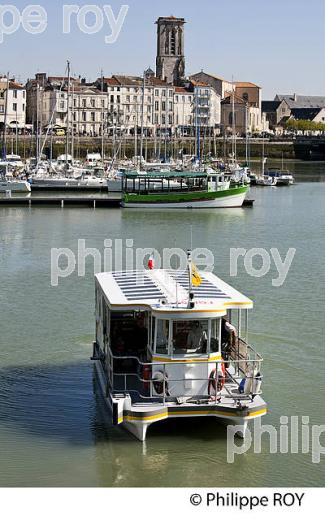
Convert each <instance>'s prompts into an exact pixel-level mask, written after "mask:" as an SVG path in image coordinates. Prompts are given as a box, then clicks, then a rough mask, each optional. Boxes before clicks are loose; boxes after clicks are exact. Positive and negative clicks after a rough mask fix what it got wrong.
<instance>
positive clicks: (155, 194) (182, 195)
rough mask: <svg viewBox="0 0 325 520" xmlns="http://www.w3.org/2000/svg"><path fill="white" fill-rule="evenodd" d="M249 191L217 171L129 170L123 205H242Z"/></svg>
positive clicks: (184, 206)
mask: <svg viewBox="0 0 325 520" xmlns="http://www.w3.org/2000/svg"><path fill="white" fill-rule="evenodd" d="M131 181H132V182H131ZM159 185H160V188H159ZM248 191H249V188H248V186H247V185H245V184H238V185H237V186H233V187H231V186H230V179H229V180H227V179H225V176H224V174H223V173H217V172H214V173H207V172H195V173H194V172H193V173H187V172H182V173H177V172H173V173H170V174H167V173H164V174H149V173H148V174H146V175H141V174H137V175H135V174H134V173H127V174H125V175H124V179H123V196H122V207H125V208H174V209H186V208H240V207H241V206H242V205H243V203H244V200H245V197H246V194H247V193H248Z"/></svg>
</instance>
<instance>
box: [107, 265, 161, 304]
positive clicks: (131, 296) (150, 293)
mask: <svg viewBox="0 0 325 520" xmlns="http://www.w3.org/2000/svg"><path fill="white" fill-rule="evenodd" d="M113 278H114V279H115V281H116V283H117V285H118V286H119V288H120V289H121V291H122V293H123V294H124V296H125V297H126V298H127V300H129V301H137V300H158V299H160V298H163V297H164V294H163V292H162V291H161V290H160V289H159V287H158V286H157V285H156V284H155V282H154V281H153V280H152V279H151V278H150V277H149V276H148V275H147V274H145V273H144V272H140V273H136V272H129V273H127V272H126V273H121V274H119V273H113Z"/></svg>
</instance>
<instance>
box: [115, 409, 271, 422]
mask: <svg viewBox="0 0 325 520" xmlns="http://www.w3.org/2000/svg"><path fill="white" fill-rule="evenodd" d="M266 413H267V408H264V409H262V410H258V411H256V412H249V413H248V414H247V415H245V416H244V417H243V418H251V417H258V416H261V415H265V414H266ZM193 415H201V416H209V415H215V416H217V417H219V416H221V417H242V416H239V415H238V414H237V413H236V412H219V411H216V410H211V412H209V411H208V412H207V411H205V412H200V411H199V410H198V411H193V412H182V411H179V412H164V413H161V414H157V415H152V416H149V417H135V416H134V415H129V414H126V415H125V416H124V420H125V421H138V422H139V421H140V422H149V421H158V420H160V419H168V417H170V416H174V417H175V416H176V417H177V416H181V417H191V416H193Z"/></svg>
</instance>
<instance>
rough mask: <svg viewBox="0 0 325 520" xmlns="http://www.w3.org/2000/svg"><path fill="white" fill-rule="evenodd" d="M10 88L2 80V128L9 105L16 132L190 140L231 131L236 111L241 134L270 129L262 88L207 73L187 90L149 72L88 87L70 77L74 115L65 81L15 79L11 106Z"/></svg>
mask: <svg viewBox="0 0 325 520" xmlns="http://www.w3.org/2000/svg"><path fill="white" fill-rule="evenodd" d="M7 86H8V80H7V78H5V77H1V78H0V127H1V125H3V124H4V118H5V108H6V106H7V125H8V126H9V127H11V128H13V129H16V128H18V129H22V128H24V127H25V125H26V123H27V124H29V125H32V126H33V128H34V129H39V130H40V128H41V129H42V130H43V131H44V130H46V128H47V127H48V126H50V127H59V128H67V126H69V128H70V129H71V131H73V132H74V133H75V134H76V135H89V136H98V135H101V133H102V132H104V134H105V135H107V134H111V133H113V131H114V129H116V128H118V129H120V130H122V131H123V133H126V134H127V135H133V134H134V133H135V132H138V133H140V132H141V127H142V126H143V130H144V133H145V134H146V135H148V136H153V135H155V134H156V135H162V134H165V133H166V132H167V133H169V134H175V135H184V136H189V135H193V134H194V132H195V128H197V127H199V128H200V129H201V131H202V132H204V133H208V134H215V133H219V132H223V131H229V132H231V130H232V120H233V112H235V115H234V117H235V127H236V131H237V132H239V133H242V132H245V131H246V129H247V130H248V131H250V132H260V131H263V130H265V129H266V123H265V118H264V116H263V113H262V110H261V89H260V88H259V87H258V86H257V85H254V84H252V83H238V82H237V83H234V84H233V83H230V82H227V81H225V80H221V79H220V78H217V77H216V76H212V75H210V74H206V73H204V72H201V73H198V74H196V75H193V76H191V77H190V78H189V80H187V81H185V82H184V85H183V86H175V85H171V84H169V83H167V82H166V81H164V80H161V79H159V78H157V77H155V75H154V73H153V71H151V70H150V69H149V70H148V71H147V72H146V75H145V80H144V79H143V77H138V76H121V75H113V76H112V77H109V78H99V79H98V80H97V81H95V82H94V83H86V82H85V81H84V80H82V79H81V78H71V81H70V95H69V107H70V110H69V111H68V80H67V78H66V77H57V76H47V75H46V74H43V73H38V74H36V76H35V79H32V80H29V81H28V82H27V84H26V87H24V86H23V85H19V84H18V83H17V82H15V81H14V80H10V81H9V95H8V103H7V95H6V92H7ZM233 98H234V99H233ZM6 103H7V105H6ZM233 108H235V110H233ZM68 112H69V121H68Z"/></svg>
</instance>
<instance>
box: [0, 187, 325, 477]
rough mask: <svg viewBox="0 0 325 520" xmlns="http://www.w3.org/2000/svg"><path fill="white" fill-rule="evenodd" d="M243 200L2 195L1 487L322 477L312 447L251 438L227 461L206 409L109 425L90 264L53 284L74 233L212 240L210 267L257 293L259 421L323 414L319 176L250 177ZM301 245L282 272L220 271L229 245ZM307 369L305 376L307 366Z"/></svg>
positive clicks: (95, 239) (324, 212) (93, 242)
mask: <svg viewBox="0 0 325 520" xmlns="http://www.w3.org/2000/svg"><path fill="white" fill-rule="evenodd" d="M251 197H252V198H254V199H255V206H254V208H253V209H243V210H225V211H224V210H220V211H216V210H212V211H209V210H206V211H202V212H199V211H197V212H196V211H186V212H178V211H172V212H169V211H168V212H161V211H159V212H158V211H157V212H152V211H150V212H146V211H130V210H126V211H121V210H119V209H115V210H114V209H113V210H103V209H100V210H87V209H85V208H83V209H78V208H66V209H65V210H64V211H60V210H50V211H49V210H48V209H46V208H32V209H28V208H14V207H3V208H1V207H0V248H1V255H0V287H1V291H0V316H1V323H0V324H1V331H0V332H1V346H0V446H1V451H0V468H1V471H0V485H4V486H28V485H34V486H194V487H195V486H199V485H202V486H209V487H211V485H213V486H217V485H218V486H220V485H224V486H263V485H264V486H279V485H284V486H305V485H310V486H311V485H315V486H320V485H323V477H324V463H321V464H319V465H315V464H312V463H311V456H310V454H305V455H302V454H296V455H281V454H274V455H270V453H269V450H268V440H267V436H265V438H263V439H262V453H261V454H254V452H253V451H252V450H250V451H249V452H248V453H246V454H245V455H242V456H240V457H236V458H235V462H234V464H227V453H226V451H227V444H226V433H225V428H224V427H223V426H222V425H220V424H218V422H217V421H216V420H215V419H213V418H212V419H206V420H204V421H202V420H191V421H188V420H186V421H182V420H180V421H169V422H164V423H159V424H156V425H154V426H152V427H150V428H149V432H148V438H147V442H146V443H145V444H144V445H142V444H141V443H140V442H138V441H137V440H135V439H134V438H133V437H132V436H131V435H130V434H129V433H128V432H126V431H125V430H123V429H122V428H115V427H112V425H111V424H110V421H109V417H108V414H107V410H106V407H105V405H104V403H103V401H102V399H101V397H100V396H99V395H98V392H97V390H96V382H95V379H94V367H93V365H92V363H91V362H90V361H89V357H90V355H91V342H92V340H93V335H94V315H93V312H94V307H93V303H94V302H93V300H94V297H93V294H94V293H93V291H94V278H93V262H92V260H91V258H89V259H88V261H87V265H86V276H85V277H82V278H81V277H78V273H76V272H75V273H73V274H72V275H71V276H70V277H67V278H65V279H62V280H60V283H59V286H58V287H56V288H53V287H51V285H50V267H51V265H50V258H51V255H50V250H51V248H52V247H69V248H71V249H72V251H74V252H76V248H77V241H78V239H79V238H83V239H85V240H86V245H87V247H89V248H90V247H96V248H98V249H99V250H100V251H103V242H104V239H106V238H110V239H112V240H113V241H114V240H115V239H118V238H119V239H123V241H124V244H125V240H126V239H132V240H133V241H134V248H137V247H141V248H144V247H148V248H151V249H157V250H158V251H160V252H162V249H163V248H164V247H167V248H168V247H169V248H170V247H174V246H175V243H176V246H177V247H181V248H183V249H185V250H186V249H187V248H188V247H189V246H190V237H191V227H192V230H193V247H194V248H195V247H208V248H209V249H210V250H211V252H212V253H213V255H214V258H215V272H216V273H217V274H219V275H220V276H221V277H222V278H225V280H226V281H229V282H230V283H231V284H233V285H235V286H236V287H237V288H238V289H239V290H241V291H242V292H244V293H245V294H247V296H248V297H250V298H252V299H253V300H254V301H255V309H254V311H253V314H252V316H251V318H250V329H251V333H250V342H251V343H252V345H253V346H254V347H255V348H256V350H257V351H258V352H260V353H261V354H262V356H263V358H264V360H265V362H264V368H263V375H264V397H265V400H266V401H267V402H268V404H269V406H270V410H269V413H268V415H267V417H266V418H264V422H267V423H269V424H273V425H275V426H278V425H279V421H280V417H281V416H282V415H285V416H287V415H288V416H290V415H307V416H309V417H310V423H311V424H323V422H324V414H323V408H324V407H323V398H324V393H325V368H324V360H323V347H324V345H323V343H324V338H323V333H322V331H321V324H322V323H323V321H324V320H323V318H324V312H325V303H324V297H323V287H324V281H325V280H324V269H323V263H324V262H323V255H322V252H323V251H324V250H325V244H324V238H325V237H324V234H323V233H322V232H321V227H320V226H321V223H322V222H323V221H324V219H325V184H313V183H300V184H299V183H298V184H297V185H296V186H294V187H292V188H281V189H280V188H279V189H277V188H276V189H258V188H257V189H252V190H251ZM236 247H243V248H245V249H250V248H253V247H263V248H266V249H267V250H269V249H270V248H271V247H277V248H278V249H279V252H280V255H281V258H284V257H285V255H286V252H287V250H288V248H289V247H293V248H295V249H296V250H297V252H296V256H295V258H294V261H293V263H292V267H291V269H290V271H289V274H288V277H287V280H286V282H285V284H284V285H283V286H282V287H280V288H275V287H273V286H272V279H273V278H276V277H277V271H276V268H275V266H274V265H273V264H272V265H271V270H270V273H269V274H267V275H266V276H265V277H264V278H252V277H250V276H248V275H247V273H246V272H245V270H244V267H243V264H242V263H241V264H240V263H239V269H238V277H237V278H236V280H234V279H232V278H231V277H230V274H229V250H230V248H236ZM305 374H309V375H310V377H311V374H312V376H313V377H312V383H311V380H310V377H309V378H307V377H306V375H305Z"/></svg>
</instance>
